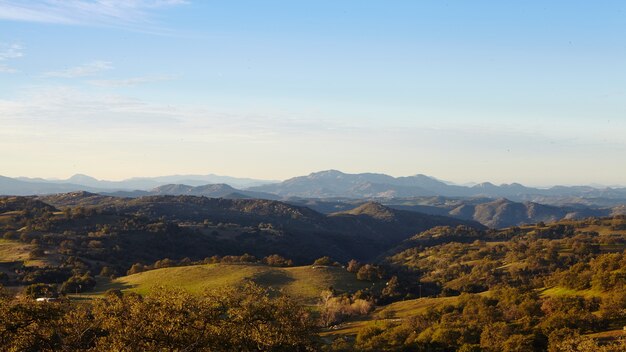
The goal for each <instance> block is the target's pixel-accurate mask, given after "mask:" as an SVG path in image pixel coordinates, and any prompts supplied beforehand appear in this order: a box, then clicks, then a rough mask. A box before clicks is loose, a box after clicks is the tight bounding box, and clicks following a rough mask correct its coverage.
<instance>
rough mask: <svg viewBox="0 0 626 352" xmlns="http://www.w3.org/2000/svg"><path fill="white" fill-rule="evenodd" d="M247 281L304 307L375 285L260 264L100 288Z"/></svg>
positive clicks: (332, 272)
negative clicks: (324, 295) (323, 296)
mask: <svg viewBox="0 0 626 352" xmlns="http://www.w3.org/2000/svg"><path fill="white" fill-rule="evenodd" d="M246 281H253V282H255V283H257V284H259V285H262V286H265V287H271V288H273V289H276V290H280V291H282V292H283V293H284V294H286V295H288V296H291V297H293V298H295V299H297V300H298V301H300V302H302V303H304V304H315V303H317V301H318V299H319V297H320V293H321V291H322V290H324V289H327V288H328V287H331V286H332V287H333V288H334V289H336V290H339V291H345V292H354V291H357V290H359V289H363V288H366V287H369V286H372V283H371V282H367V281H359V280H357V279H356V276H355V275H354V274H351V273H349V272H347V271H346V270H345V269H343V268H338V267H326V266H301V267H291V268H278V267H270V266H265V265H257V264H207V265H193V266H182V267H173V268H163V269H156V270H151V271H146V272H143V273H139V274H134V275H129V276H124V277H120V278H118V279H115V280H114V281H113V282H111V283H109V284H104V285H99V287H97V291H99V292H102V291H104V290H106V289H108V288H121V289H123V290H127V291H133V292H137V293H140V294H145V293H148V292H149V291H150V290H151V289H153V288H154V287H155V286H159V285H163V286H169V287H178V288H182V289H185V290H188V291H190V292H192V293H201V292H202V291H204V290H205V289H211V288H219V287H224V286H233V285H234V286H237V285H242V284H243V283H244V282H246Z"/></svg>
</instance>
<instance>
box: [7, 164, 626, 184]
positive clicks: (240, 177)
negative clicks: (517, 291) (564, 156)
mask: <svg viewBox="0 0 626 352" xmlns="http://www.w3.org/2000/svg"><path fill="white" fill-rule="evenodd" d="M331 170H334V171H339V172H342V173H345V174H361V173H372V174H384V175H388V176H392V177H395V178H398V177H411V176H417V175H424V176H427V177H430V178H432V179H435V180H438V181H441V182H444V183H450V184H454V185H459V186H468V185H469V186H471V185H476V184H480V183H493V184H495V185H501V184H513V183H520V184H522V185H523V186H527V187H537V188H550V187H554V186H568V187H569V186H591V187H596V188H597V187H611V188H618V187H619V188H622V187H626V185H623V184H601V183H587V184H568V183H559V184H525V183H522V182H518V181H515V180H511V181H508V182H493V181H490V180H469V181H454V180H449V179H442V178H440V177H437V176H436V175H427V174H423V173H419V172H418V173H413V174H407V175H393V174H389V173H386V172H376V171H363V172H346V171H345V170H337V169H326V170H316V171H311V172H307V173H305V174H298V175H292V176H289V177H286V178H281V179H264V178H257V177H252V176H247V175H227V174H217V173H213V172H205V173H174V174H162V175H135V176H131V177H124V178H117V179H110V178H103V177H97V176H94V175H89V174H85V173H80V172H79V173H76V174H72V175H68V176H62V177H59V176H50V177H41V176H32V175H0V176H5V177H10V178H15V179H17V178H28V179H44V180H46V181H65V180H68V179H70V178H72V177H73V176H88V177H92V178H95V179H96V180H98V181H112V182H119V181H127V180H131V179H143V178H147V179H148V178H159V177H175V176H181V177H186V176H192V177H193V176H209V175H211V176H217V177H232V178H238V179H251V180H255V181H267V182H283V181H286V180H288V179H291V178H294V177H300V176H308V175H310V174H313V173H318V172H324V171H331Z"/></svg>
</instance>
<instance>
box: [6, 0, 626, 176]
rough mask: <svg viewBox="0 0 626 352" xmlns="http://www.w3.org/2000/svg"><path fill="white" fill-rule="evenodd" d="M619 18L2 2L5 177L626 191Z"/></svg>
mask: <svg viewBox="0 0 626 352" xmlns="http://www.w3.org/2000/svg"><path fill="white" fill-rule="evenodd" d="M624 10H626V3H623V2H619V1H606V2H602V3H598V2H593V3H588V2H572V1H555V2H550V3H545V2H539V1H530V2H524V3H515V4H512V3H506V4H505V3H502V2H498V1H476V2H448V3H439V2H414V1H399V2H394V3H393V5H390V3H388V2H381V1H367V2H363V1H345V2H336V1H315V2H310V1H309V2H297V3H295V2H293V3H292V2H280V1H266V2H255V1H229V2H223V3H213V2H203V1H193V0H192V1H184V0H136V1H132V2H127V1H87V0H77V1H72V2H58V1H37V2H35V1H32V2H31V1H13V0H0V124H2V126H3V127H2V128H1V129H0V148H2V150H3V151H4V153H3V155H2V166H0V175H4V176H8V177H18V176H26V177H43V178H53V177H56V178H67V177H70V176H72V175H73V174H78V173H80V174H86V175H90V176H92V177H95V178H97V179H106V180H121V179H126V178H131V177H143V176H148V177H150V176H149V175H159V176H162V175H174V174H199V175H201V174H208V173H213V174H216V175H225V176H233V177H246V178H255V179H269V180H284V179H287V178H290V177H294V176H300V175H307V174H309V173H311V172H315V171H320V170H328V169H337V170H341V171H343V172H346V173H360V172H379V173H386V174H389V175H392V176H408V175H415V174H418V173H419V174H425V175H429V176H432V177H436V178H438V179H442V180H446V181H451V182H455V183H458V184H463V183H467V182H492V183H494V184H501V183H513V182H517V183H521V184H524V185H528V186H540V187H546V186H550V185H589V184H602V185H626V178H625V176H624V175H626V163H624V162H623V160H624V157H625V156H626V139H624V137H623V135H624V132H626V117H625V116H626V115H625V114H624V113H625V112H626V108H625V107H626V106H625V105H624V94H625V91H624V87H623V82H624V79H625V78H626V69H624V66H623V63H624V62H626V45H625V44H626V43H625V42H624V39H623V38H625V37H626V23H625V22H624V21H623V14H624ZM620 160H621V161H620Z"/></svg>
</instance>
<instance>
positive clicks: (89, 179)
mask: <svg viewBox="0 0 626 352" xmlns="http://www.w3.org/2000/svg"><path fill="white" fill-rule="evenodd" d="M67 180H68V181H70V182H76V183H79V182H94V181H95V182H97V181H98V180H97V179H95V178H93V177H91V176H89V175H85V174H75V175H74V176H72V177H70V178H68V179H67Z"/></svg>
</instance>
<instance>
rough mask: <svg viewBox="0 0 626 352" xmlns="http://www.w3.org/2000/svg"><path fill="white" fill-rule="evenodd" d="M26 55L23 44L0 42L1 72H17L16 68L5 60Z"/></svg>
mask: <svg viewBox="0 0 626 352" xmlns="http://www.w3.org/2000/svg"><path fill="white" fill-rule="evenodd" d="M22 56H24V54H23V53H22V46H20V45H18V44H2V43H0V73H13V72H17V70H15V69H14V68H12V67H10V66H8V65H7V64H6V63H5V62H6V61H8V60H12V59H17V58H20V57H22Z"/></svg>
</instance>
